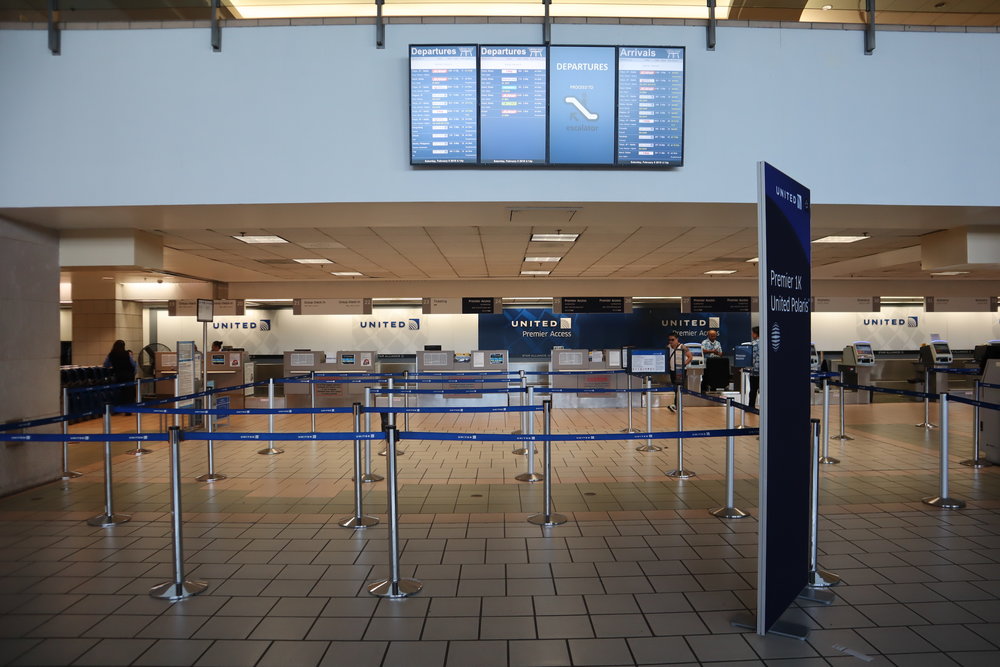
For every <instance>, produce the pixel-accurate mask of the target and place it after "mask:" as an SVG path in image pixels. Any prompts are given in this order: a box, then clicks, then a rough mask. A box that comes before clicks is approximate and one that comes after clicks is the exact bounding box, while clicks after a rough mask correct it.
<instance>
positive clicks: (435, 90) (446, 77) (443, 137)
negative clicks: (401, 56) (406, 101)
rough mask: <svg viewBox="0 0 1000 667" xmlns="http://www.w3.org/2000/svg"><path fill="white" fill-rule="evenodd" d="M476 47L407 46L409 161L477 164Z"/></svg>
mask: <svg viewBox="0 0 1000 667" xmlns="http://www.w3.org/2000/svg"><path fill="white" fill-rule="evenodd" d="M476 79H477V69H476V47H475V46H474V45H457V46H411V47H410V163H411V164H476V163H477V161H478V159H479V147H478V143H477V132H478V127H477V123H476V106H477V95H478V92H477V80H476Z"/></svg>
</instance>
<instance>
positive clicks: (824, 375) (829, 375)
mask: <svg viewBox="0 0 1000 667" xmlns="http://www.w3.org/2000/svg"><path fill="white" fill-rule="evenodd" d="M835 377H840V373H832V372H822V373H810V374H809V378H810V379H811V380H822V379H823V378H835Z"/></svg>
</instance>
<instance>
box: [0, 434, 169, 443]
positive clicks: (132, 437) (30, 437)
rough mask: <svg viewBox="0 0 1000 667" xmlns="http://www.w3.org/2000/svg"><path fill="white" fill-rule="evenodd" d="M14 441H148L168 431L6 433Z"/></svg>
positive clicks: (160, 436)
mask: <svg viewBox="0 0 1000 667" xmlns="http://www.w3.org/2000/svg"><path fill="white" fill-rule="evenodd" d="M2 439H3V440H8V441H13V442H67V441H72V442H147V441H156V440H166V439H167V434H166V433H17V434H11V435H5V436H3V437H2Z"/></svg>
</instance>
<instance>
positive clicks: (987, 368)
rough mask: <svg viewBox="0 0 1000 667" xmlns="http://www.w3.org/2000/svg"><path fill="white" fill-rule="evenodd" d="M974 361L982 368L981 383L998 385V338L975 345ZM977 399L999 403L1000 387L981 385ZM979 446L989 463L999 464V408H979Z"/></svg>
mask: <svg viewBox="0 0 1000 667" xmlns="http://www.w3.org/2000/svg"><path fill="white" fill-rule="evenodd" d="M975 358H976V361H978V362H979V367H980V369H981V370H982V377H981V381H982V382H983V384H991V385H1000V340H991V341H990V342H989V343H987V344H986V345H977V346H976V351H975ZM979 400H981V401H983V402H985V403H993V404H1000V389H995V388H992V387H983V388H982V389H981V390H980V392H979ZM976 428H978V429H979V448H980V451H981V452H982V454H981V456H982V457H983V458H985V459H986V460H987V461H989V462H990V463H993V464H996V465H1000V410H990V409H988V408H980V409H979V423H978V424H976Z"/></svg>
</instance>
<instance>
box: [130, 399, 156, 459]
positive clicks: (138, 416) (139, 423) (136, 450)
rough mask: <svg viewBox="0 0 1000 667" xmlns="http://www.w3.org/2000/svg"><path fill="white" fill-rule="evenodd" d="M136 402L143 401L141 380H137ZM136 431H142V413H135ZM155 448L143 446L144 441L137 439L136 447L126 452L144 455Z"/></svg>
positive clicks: (133, 454)
mask: <svg viewBox="0 0 1000 667" xmlns="http://www.w3.org/2000/svg"><path fill="white" fill-rule="evenodd" d="M135 402H136V403H142V383H141V380H136V381H135ZM135 432H136V433H142V413H141V412H137V413H135ZM152 451H153V450H151V449H146V448H145V447H143V446H142V443H141V442H139V441H136V443H135V447H133V448H132V449H129V450H128V451H126V452H125V453H126V454H131V455H132V456H142V455H143V454H149V453H151V452H152Z"/></svg>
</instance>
